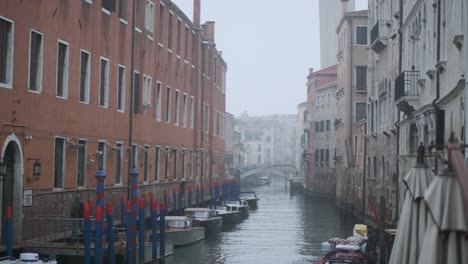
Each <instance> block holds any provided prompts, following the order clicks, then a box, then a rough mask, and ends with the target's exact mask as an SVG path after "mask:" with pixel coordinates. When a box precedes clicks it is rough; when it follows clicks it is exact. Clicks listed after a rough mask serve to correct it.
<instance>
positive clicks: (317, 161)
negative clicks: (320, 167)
mask: <svg viewBox="0 0 468 264" xmlns="http://www.w3.org/2000/svg"><path fill="white" fill-rule="evenodd" d="M319 154H320V151H319V150H318V149H316V150H315V164H318V163H319V158H320V157H319Z"/></svg>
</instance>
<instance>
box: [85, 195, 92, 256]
mask: <svg viewBox="0 0 468 264" xmlns="http://www.w3.org/2000/svg"><path fill="white" fill-rule="evenodd" d="M83 216H84V253H85V254H84V255H85V264H91V220H90V219H89V217H90V211H89V204H88V203H84V204H83Z"/></svg>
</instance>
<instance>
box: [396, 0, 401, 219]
mask: <svg viewBox="0 0 468 264" xmlns="http://www.w3.org/2000/svg"><path fill="white" fill-rule="evenodd" d="M399 22H400V23H399V29H398V35H399V42H400V43H399V54H398V73H399V74H400V73H401V72H402V70H403V69H402V67H403V32H401V27H402V26H403V0H400V21H399ZM397 110H398V111H397V113H398V121H397V122H396V123H395V124H394V125H395V127H396V129H397V160H396V174H397V175H396V176H397V180H396V186H395V187H396V203H395V220H397V219H398V217H399V213H400V116H401V114H400V108H399V107H397Z"/></svg>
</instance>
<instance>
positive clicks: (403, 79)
mask: <svg viewBox="0 0 468 264" xmlns="http://www.w3.org/2000/svg"><path fill="white" fill-rule="evenodd" d="M419 75H420V73H419V71H404V72H402V73H401V74H400V76H398V78H396V80H395V101H398V99H400V98H401V97H403V96H418V95H419V86H418V80H419Z"/></svg>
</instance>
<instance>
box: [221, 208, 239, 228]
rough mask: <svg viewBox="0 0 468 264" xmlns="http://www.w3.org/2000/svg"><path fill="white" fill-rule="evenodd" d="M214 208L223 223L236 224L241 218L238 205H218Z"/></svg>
mask: <svg viewBox="0 0 468 264" xmlns="http://www.w3.org/2000/svg"><path fill="white" fill-rule="evenodd" d="M215 210H216V211H217V212H218V215H219V216H221V217H222V218H223V224H224V225H232V224H237V223H239V222H240V221H241V219H242V217H241V212H240V211H239V208H238V207H230V206H227V205H218V206H216V209H215Z"/></svg>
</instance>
